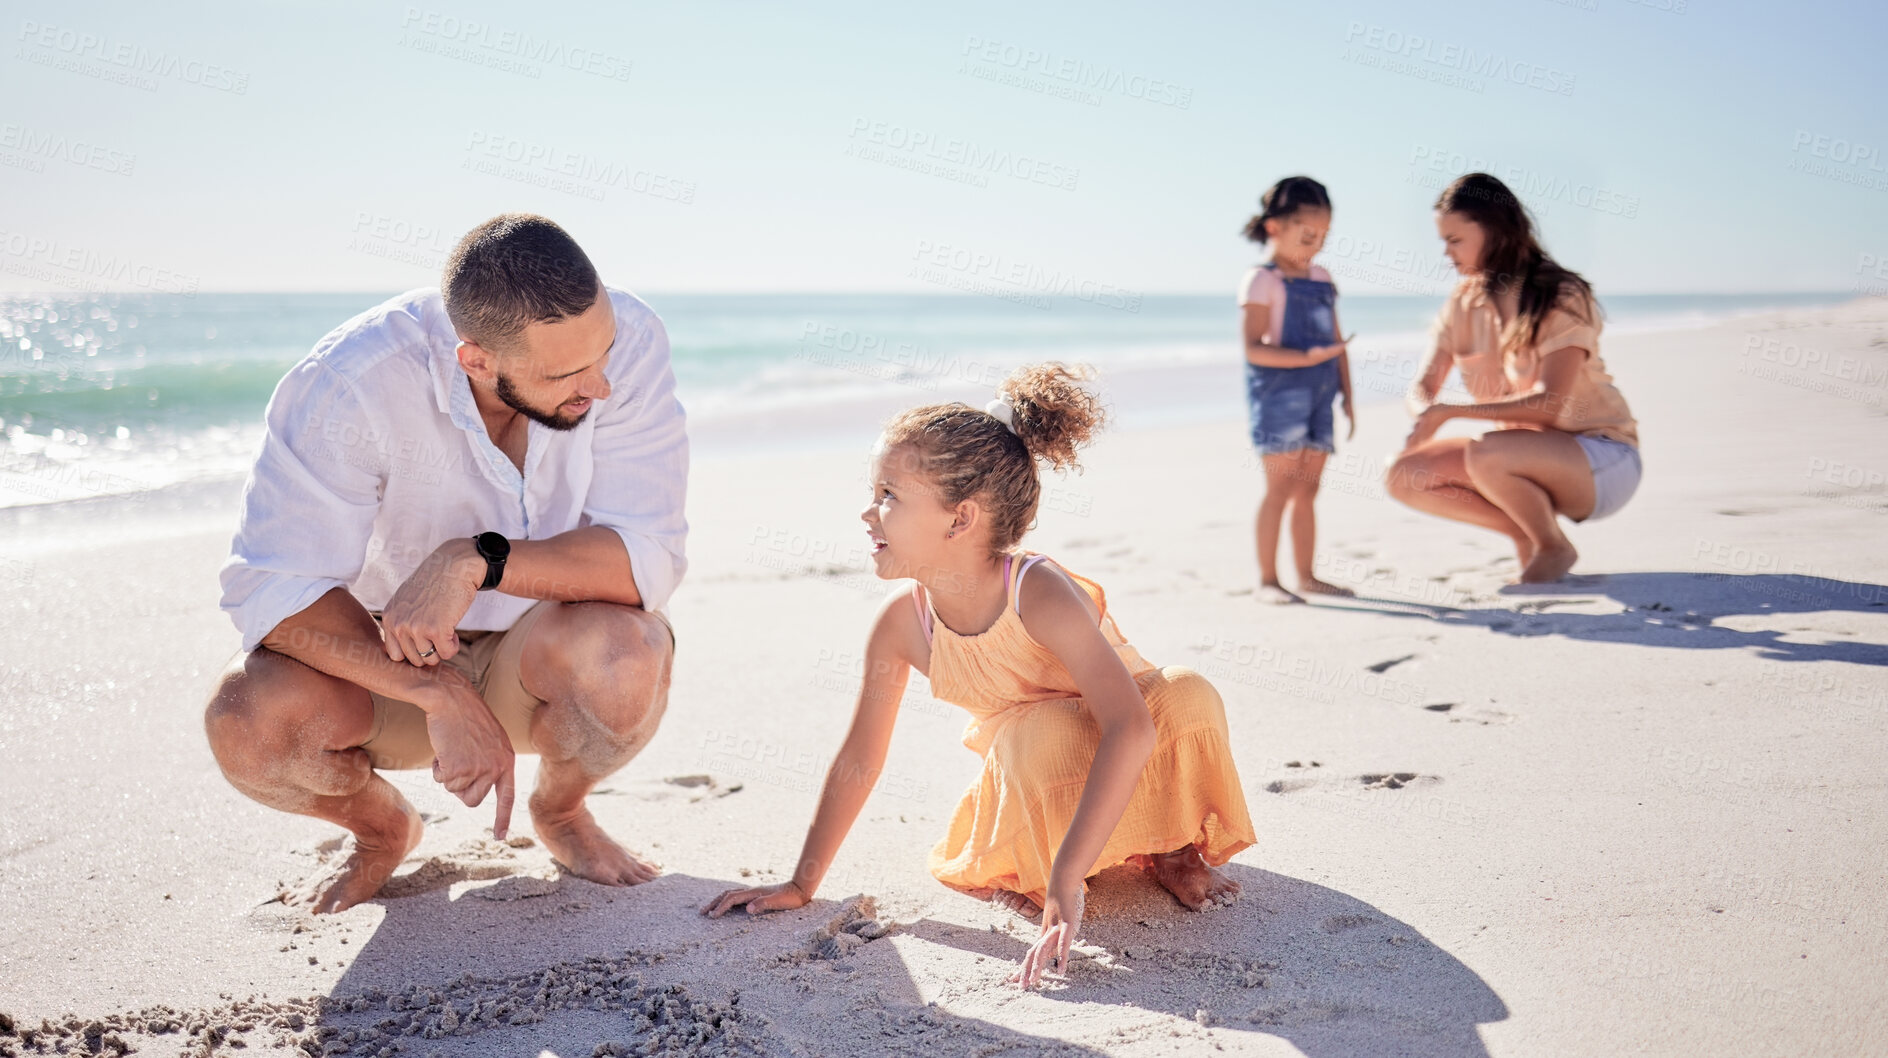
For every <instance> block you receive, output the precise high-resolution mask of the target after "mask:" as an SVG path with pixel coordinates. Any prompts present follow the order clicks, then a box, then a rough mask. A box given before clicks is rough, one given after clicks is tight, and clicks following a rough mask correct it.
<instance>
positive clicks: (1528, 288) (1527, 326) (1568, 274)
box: [1436, 173, 1599, 349]
mask: <svg viewBox="0 0 1888 1058" xmlns="http://www.w3.org/2000/svg"><path fill="white" fill-rule="evenodd" d="M1436 209H1438V210H1440V211H1442V212H1444V213H1459V214H1461V215H1462V216H1464V217H1466V218H1468V219H1469V220H1471V221H1474V222H1475V223H1476V224H1478V225H1480V226H1481V229H1482V259H1481V263H1480V265H1479V267H1480V269H1481V273H1482V275H1483V276H1484V277H1486V281H1487V283H1488V289H1489V292H1490V293H1495V294H1499V293H1504V292H1506V291H1509V290H1515V289H1517V288H1518V290H1519V292H1520V295H1521V296H1520V307H1519V308H1518V309H1517V310H1516V312H1515V317H1514V321H1513V322H1512V323H1510V324H1509V325H1508V328H1507V331H1506V332H1505V334H1504V336H1503V341H1502V346H1503V348H1504V349H1506V348H1511V347H1513V346H1516V345H1530V346H1531V345H1533V344H1534V342H1535V340H1536V339H1537V338H1539V337H1540V330H1541V321H1542V320H1543V319H1545V318H1546V316H1547V313H1548V312H1549V311H1550V310H1552V309H1553V308H1554V306H1556V305H1560V306H1561V307H1563V308H1565V309H1567V310H1568V311H1570V312H1573V313H1574V314H1575V315H1577V316H1580V317H1581V318H1583V319H1587V321H1588V322H1592V321H1591V319H1590V318H1588V313H1596V312H1598V311H1599V307H1598V305H1597V303H1595V302H1594V300H1593V286H1592V284H1590V283H1588V282H1587V281H1586V280H1585V279H1584V278H1583V277H1582V276H1581V275H1580V274H1579V273H1578V272H1574V271H1571V270H1569V269H1566V268H1562V267H1561V266H1560V265H1559V263H1558V262H1556V261H1555V260H1554V259H1553V258H1551V257H1549V256H1547V251H1546V250H1544V249H1542V248H1541V244H1540V242H1539V240H1537V239H1536V238H1535V237H1534V225H1533V223H1532V222H1531V221H1530V220H1529V219H1528V215H1527V210H1526V209H1525V208H1523V207H1522V205H1521V200H1520V199H1519V198H1516V197H1515V194H1514V192H1512V191H1510V190H1508V185H1506V184H1504V183H1502V182H1501V181H1500V180H1497V179H1495V178H1494V177H1492V176H1490V175H1488V174H1487V173H1465V174H1463V175H1462V176H1459V177H1457V178H1456V179H1455V182H1454V183H1451V184H1450V185H1449V186H1448V187H1445V188H1443V189H1442V194H1441V196H1440V197H1438V198H1437V199H1436Z"/></svg>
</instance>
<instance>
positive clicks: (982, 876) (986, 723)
mask: <svg viewBox="0 0 1888 1058" xmlns="http://www.w3.org/2000/svg"><path fill="white" fill-rule="evenodd" d="M1014 557H1015V556H1011V558H1014ZM1043 557H1044V556H1042V555H1033V556H1031V557H1030V558H1029V559H1028V560H1027V561H1025V562H1023V563H1022V569H1021V571H1019V572H1017V573H1016V576H1015V578H1014V580H1012V579H1011V576H1010V569H1011V565H1012V562H1011V558H1006V559H1005V560H1004V569H1003V580H1004V588H1005V590H1006V592H1007V595H1008V599H1009V602H1008V605H1006V606H1005V607H1004V609H1003V612H1002V613H1001V614H1000V615H998V617H997V619H996V623H995V624H992V625H991V626H990V627H989V629H988V630H986V631H984V632H982V633H979V634H977V635H960V634H958V633H956V632H953V631H951V630H950V628H949V627H948V626H946V625H945V624H944V622H942V621H940V620H938V619H937V613H936V611H935V610H933V609H932V607H931V603H930V599H929V597H928V595H927V593H926V592H925V591H924V589H923V588H922V586H919V585H913V586H912V602H913V604H914V605H916V606H917V608H918V615H919V619H920V620H921V621H922V622H923V624H924V629H925V636H926V637H927V638H928V639H929V640H930V642H931V664H930V670H931V671H930V679H931V693H932V694H934V695H935V696H937V697H938V698H939V699H940V700H943V701H948V702H951V703H953V704H955V705H958V706H961V707H962V708H964V709H965V710H967V711H969V713H970V716H971V719H970V723H969V725H968V726H966V727H965V728H964V745H965V746H967V747H968V748H970V749H971V750H972V751H974V752H975V753H977V754H978V755H980V756H982V757H983V771H982V773H981V774H979V775H978V776H977V778H976V780H975V781H974V782H972V783H971V784H970V788H969V789H967V790H965V791H964V797H963V800H962V801H960V802H958V805H957V811H956V813H955V814H954V815H953V816H952V818H951V822H950V829H949V831H948V832H947V833H946V834H945V835H944V837H943V839H942V840H940V841H939V842H938V843H937V845H936V846H935V847H934V848H932V850H931V856H930V870H931V874H932V875H933V876H934V877H936V878H937V880H938V881H940V882H943V883H944V884H945V885H948V886H950V887H951V888H953V889H959V890H972V889H983V888H997V889H1007V890H1010V891H1013V892H1019V893H1025V894H1027V895H1028V896H1030V897H1031V898H1032V899H1034V900H1035V901H1036V902H1037V903H1041V902H1042V900H1043V897H1044V895H1045V893H1046V891H1047V889H1048V886H1049V868H1050V866H1051V865H1052V864H1053V863H1054V861H1055V853H1056V850H1057V849H1058V848H1059V847H1060V846H1061V844H1062V838H1063V835H1065V834H1066V833H1068V827H1069V822H1070V820H1072V819H1073V818H1074V816H1075V808H1076V805H1077V804H1078V803H1079V802H1080V800H1081V796H1082V788H1083V786H1084V784H1085V783H1086V782H1087V781H1088V769H1089V765H1090V764H1091V763H1092V762H1093V760H1094V756H1095V747H1096V746H1097V745H1098V744H1099V742H1100V737H1101V736H1100V729H1099V728H1098V727H1097V726H1096V724H1095V721H1094V719H1093V718H1092V717H1091V716H1090V715H1089V714H1088V711H1087V710H1086V709H1085V708H1084V707H1083V702H1082V698H1081V692H1080V691H1079V690H1078V689H1077V688H1076V686H1075V679H1074V677H1072V676H1070V675H1069V672H1068V669H1067V668H1065V667H1064V666H1063V665H1062V662H1061V661H1060V660H1059V659H1058V658H1057V657H1056V656H1055V655H1054V654H1053V653H1051V652H1050V651H1049V649H1048V648H1047V647H1045V646H1043V645H1042V644H1040V643H1038V642H1036V641H1035V640H1034V639H1032V638H1030V635H1029V633H1028V631H1026V630H1025V629H1024V627H1023V620H1022V615H1021V614H1019V613H1018V612H1017V605H1016V600H1017V596H1018V593H1019V590H1020V587H1021V585H1022V575H1023V572H1026V571H1027V570H1028V569H1029V567H1030V566H1031V565H1034V564H1035V563H1036V562H1038V561H1041V560H1042V558H1043ZM1062 572H1064V573H1066V574H1067V575H1068V577H1069V579H1070V580H1073V581H1074V582H1075V583H1076V584H1078V585H1080V586H1081V587H1082V589H1083V590H1084V591H1086V592H1088V595H1089V597H1090V598H1091V599H1093V600H1094V601H1095V608H1096V610H1098V611H1099V612H1100V615H1101V616H1100V626H1101V632H1102V635H1103V636H1104V637H1106V638H1107V640H1108V642H1109V643H1111V644H1113V645H1114V649H1115V653H1116V654H1117V655H1119V656H1120V658H1121V661H1122V663H1123V664H1124V665H1126V666H1127V670H1128V673H1129V674H1130V675H1132V676H1133V677H1134V681H1135V683H1136V684H1137V685H1139V687H1140V689H1141V693H1142V695H1143V696H1144V697H1145V698H1146V699H1147V706H1148V710H1149V711H1150V712H1151V713H1152V714H1153V718H1154V728H1155V731H1156V732H1157V738H1156V742H1155V748H1154V752H1153V755H1152V756H1150V757H1149V758H1148V761H1147V766H1146V768H1145V770H1143V771H1142V773H1141V780H1140V782H1139V784H1138V785H1136V786H1135V788H1134V794H1133V797H1132V798H1131V799H1130V800H1129V802H1128V806H1127V810H1126V811H1124V812H1123V813H1122V815H1121V821H1120V823H1118V824H1116V826H1115V829H1114V833H1113V835H1111V836H1110V837H1109V838H1108V842H1107V844H1106V845H1105V846H1104V847H1103V849H1102V853H1101V856H1100V857H1099V858H1098V859H1097V860H1096V861H1095V866H1094V867H1093V868H1092V869H1091V870H1090V871H1089V875H1090V876H1091V877H1092V876H1093V875H1095V874H1097V873H1099V872H1101V871H1103V870H1106V869H1108V868H1109V867H1113V866H1116V865H1118V864H1122V863H1126V862H1129V861H1130V860H1136V859H1137V858H1138V857H1142V856H1150V855H1156V854H1159V853H1163V852H1172V851H1174V850H1175V849H1180V848H1184V847H1185V846H1187V845H1189V844H1191V845H1195V846H1197V847H1198V848H1199V850H1200V855H1201V856H1202V857H1203V858H1204V859H1205V860H1206V862H1207V863H1209V864H1211V865H1213V866H1219V865H1220V864H1223V863H1225V862H1226V861H1227V860H1229V859H1231V858H1232V857H1233V855H1234V854H1235V853H1237V852H1238V851H1239V850H1241V849H1243V848H1246V847H1248V846H1250V845H1252V844H1253V843H1254V842H1255V841H1256V840H1257V838H1256V836H1255V835H1254V834H1253V831H1252V819H1251V816H1250V815H1248V814H1247V811H1246V800H1245V793H1244V791H1243V789H1242V787H1241V786H1240V784H1239V773H1238V771H1237V770H1236V769H1235V768H1234V767H1233V760H1232V749H1231V746H1230V745H1229V743H1228V739H1227V734H1226V710H1225V706H1224V705H1223V704H1222V703H1221V701H1220V698H1219V692H1218V691H1216V690H1214V689H1213V685H1212V684H1211V683H1210V682H1208V681H1207V679H1206V677H1204V676H1202V675H1200V674H1199V673H1198V672H1195V671H1194V670H1192V669H1190V668H1186V667H1185V666H1180V665H1169V666H1166V667H1164V668H1157V667H1155V666H1154V665H1152V664H1150V663H1149V662H1148V661H1147V659H1145V658H1143V657H1141V655H1140V653H1139V652H1138V651H1136V650H1135V649H1134V648H1133V647H1132V646H1130V645H1128V642H1127V640H1126V639H1125V638H1124V637H1123V636H1122V635H1121V632H1120V630H1119V629H1118V628H1117V627H1116V626H1115V623H1114V618H1113V617H1112V616H1110V615H1109V613H1108V604H1107V600H1106V599H1105V598H1104V596H1103V594H1102V590H1101V586H1100V585H1099V584H1096V583H1095V582H1094V581H1091V580H1089V579H1087V578H1086V577H1082V576H1079V575H1077V574H1075V573H1070V572H1069V571H1068V570H1067V569H1063V571H1062Z"/></svg>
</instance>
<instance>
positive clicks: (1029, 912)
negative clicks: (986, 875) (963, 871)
mask: <svg viewBox="0 0 1888 1058" xmlns="http://www.w3.org/2000/svg"><path fill="white" fill-rule="evenodd" d="M969 895H971V896H974V897H976V898H977V899H979V900H988V901H989V902H990V903H992V904H995V905H996V906H998V907H1000V908H1002V909H1003V910H1005V911H1009V912H1013V913H1015V914H1018V915H1021V916H1022V917H1024V918H1027V919H1036V918H1040V917H1042V905H1041V904H1038V903H1036V902H1035V901H1034V900H1031V899H1030V898H1029V897H1027V896H1025V895H1023V894H1022V893H1013V892H1011V891H1009V890H1008V889H972V890H970V894H969Z"/></svg>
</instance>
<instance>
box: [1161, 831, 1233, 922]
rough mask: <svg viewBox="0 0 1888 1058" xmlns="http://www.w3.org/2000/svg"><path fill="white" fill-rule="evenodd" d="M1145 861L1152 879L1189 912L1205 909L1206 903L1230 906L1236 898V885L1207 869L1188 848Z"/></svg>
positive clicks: (1192, 849)
mask: <svg viewBox="0 0 1888 1058" xmlns="http://www.w3.org/2000/svg"><path fill="white" fill-rule="evenodd" d="M1148 861H1149V868H1148V869H1149V870H1151V871H1152V872H1153V874H1154V880H1155V881H1157V882H1159V883H1160V884H1161V885H1162V886H1164V887H1165V888H1166V890H1167V891H1168V892H1170V893H1172V894H1173V898H1174V899H1175V900H1178V901H1180V903H1181V904H1183V905H1185V906H1186V908H1187V909H1188V910H1190V911H1202V910H1205V908H1206V905H1207V904H1208V903H1218V904H1230V903H1232V902H1233V899H1234V898H1235V897H1237V896H1238V895H1239V883H1238V882H1235V881H1233V880H1232V879H1231V878H1228V877H1226V876H1225V875H1223V874H1221V873H1219V872H1218V871H1216V870H1214V869H1213V868H1211V867H1208V866H1207V865H1206V861H1205V860H1203V859H1201V858H1200V850H1199V849H1197V848H1194V847H1193V846H1192V845H1188V846H1187V847H1186V848H1184V849H1176V850H1174V851H1173V852H1167V853H1162V854H1161V855H1159V856H1150V857H1148Z"/></svg>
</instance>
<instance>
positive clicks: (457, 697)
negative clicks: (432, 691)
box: [426, 669, 517, 841]
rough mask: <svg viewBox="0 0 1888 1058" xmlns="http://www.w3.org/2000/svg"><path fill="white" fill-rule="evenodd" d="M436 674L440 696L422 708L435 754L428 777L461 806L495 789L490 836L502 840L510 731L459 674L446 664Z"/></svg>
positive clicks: (511, 790)
mask: <svg viewBox="0 0 1888 1058" xmlns="http://www.w3.org/2000/svg"><path fill="white" fill-rule="evenodd" d="M437 675H438V678H439V688H440V700H439V701H438V702H437V703H436V704H434V705H433V707H432V708H430V709H428V710H427V711H426V735H427V737H428V738H430V739H432V742H433V752H434V753H436V754H438V755H437V756H436V757H434V758H433V778H434V779H435V780H436V781H438V783H439V784H440V785H441V786H444V787H445V788H446V789H447V790H448V791H450V792H451V793H452V795H453V796H454V797H457V798H458V799H459V800H461V801H463V802H465V806H466V807H467V808H477V807H478V806H479V803H480V802H482V801H484V800H485V795H486V794H487V793H490V792H492V791H493V790H496V791H497V792H498V818H497V821H496V822H494V823H493V824H492V837H494V838H496V839H498V840H499V841H503V840H505V832H506V831H507V830H509V829H510V828H511V806H512V803H513V802H514V801H515V800H516V799H517V791H516V787H515V786H514V785H513V766H514V763H515V762H516V760H517V757H516V755H515V754H514V753H513V752H512V749H511V736H510V735H507V734H505V729H504V728H503V727H501V726H500V725H499V723H498V719H497V718H496V717H494V716H493V715H492V710H491V707H490V706H487V705H486V704H485V699H483V698H480V697H479V694H478V692H477V691H475V690H473V689H472V686H471V684H469V683H467V682H465V677H463V676H461V675H460V674H459V673H458V672H456V671H454V670H452V669H440V670H439V671H438V674H437Z"/></svg>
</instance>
